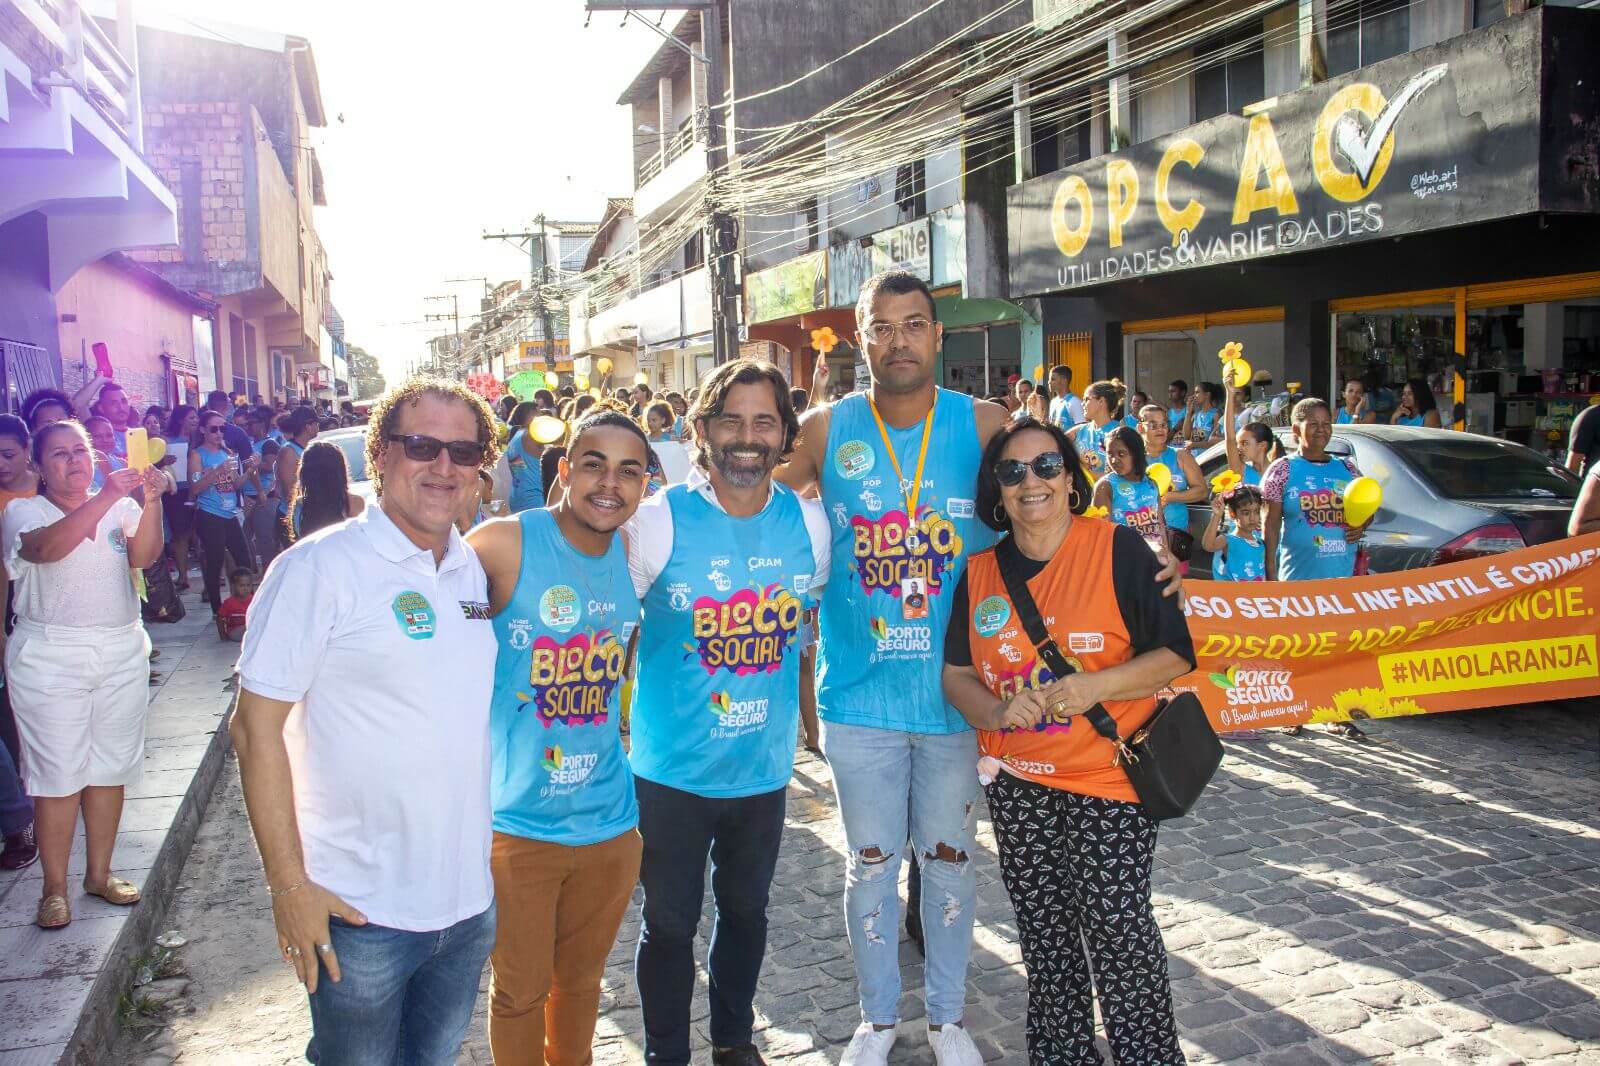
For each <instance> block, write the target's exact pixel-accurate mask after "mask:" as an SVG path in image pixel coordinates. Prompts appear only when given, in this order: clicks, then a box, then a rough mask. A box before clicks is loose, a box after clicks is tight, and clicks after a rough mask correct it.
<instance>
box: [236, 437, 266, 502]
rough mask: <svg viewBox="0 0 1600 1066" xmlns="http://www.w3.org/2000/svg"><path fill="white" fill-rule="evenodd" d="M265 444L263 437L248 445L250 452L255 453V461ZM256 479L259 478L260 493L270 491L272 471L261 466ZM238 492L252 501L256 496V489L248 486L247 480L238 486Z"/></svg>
mask: <svg viewBox="0 0 1600 1066" xmlns="http://www.w3.org/2000/svg"><path fill="white" fill-rule="evenodd" d="M266 443H267V438H265V437H263V438H261V439H260V440H258V441H252V442H251V443H250V450H251V451H253V452H255V453H256V458H257V459H260V458H261V449H262V448H264V447H265V446H266ZM256 477H257V478H259V479H260V481H261V491H262V492H271V491H272V471H271V470H269V469H267V467H266V466H264V465H263V466H261V467H259V468H258V469H257V471H256ZM239 492H240V494H241V495H244V496H249V497H251V498H252V499H254V498H255V495H256V487H255V486H254V485H252V484H250V482H249V480H248V479H247V480H245V481H244V482H243V483H242V484H240V486H239Z"/></svg>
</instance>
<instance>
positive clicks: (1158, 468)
mask: <svg viewBox="0 0 1600 1066" xmlns="http://www.w3.org/2000/svg"><path fill="white" fill-rule="evenodd" d="M1145 476H1146V477H1148V478H1149V479H1150V480H1151V481H1154V482H1155V483H1156V492H1158V493H1160V494H1161V495H1163V496H1165V495H1166V494H1167V493H1169V492H1171V491H1172V471H1170V470H1168V469H1167V464H1166V463H1151V464H1150V465H1149V466H1148V467H1146V468H1145Z"/></svg>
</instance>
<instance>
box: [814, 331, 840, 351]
mask: <svg viewBox="0 0 1600 1066" xmlns="http://www.w3.org/2000/svg"><path fill="white" fill-rule="evenodd" d="M811 347H813V348H815V349H816V350H817V351H819V352H821V353H822V354H823V355H827V354H828V353H829V352H831V351H833V350H834V349H835V348H837V347H839V336H838V334H836V333H834V332H833V327H832V326H823V327H822V328H820V329H814V330H812V331H811Z"/></svg>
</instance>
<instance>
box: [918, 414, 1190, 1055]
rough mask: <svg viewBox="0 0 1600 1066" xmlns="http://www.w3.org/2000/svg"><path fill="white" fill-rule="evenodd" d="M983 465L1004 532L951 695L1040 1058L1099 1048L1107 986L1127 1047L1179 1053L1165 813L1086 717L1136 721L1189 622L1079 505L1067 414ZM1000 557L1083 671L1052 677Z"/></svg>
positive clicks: (1175, 656) (1081, 487) (956, 633)
mask: <svg viewBox="0 0 1600 1066" xmlns="http://www.w3.org/2000/svg"><path fill="white" fill-rule="evenodd" d="M978 479H979V480H978V492H977V503H976V506H977V509H978V516H979V517H980V518H982V519H983V521H984V522H986V523H988V524H989V525H990V526H991V527H992V528H994V529H996V530H999V531H1001V532H1005V533H1009V534H1010V535H1009V536H1006V537H1005V538H1004V539H1002V540H1001V541H1000V542H999V543H998V544H997V545H995V547H994V548H992V549H990V550H989V551H986V552H981V553H979V554H976V555H973V556H972V557H971V558H970V559H969V561H968V563H967V571H966V573H965V574H964V575H963V576H962V578H961V580H960V582H959V583H958V584H957V586H956V589H955V593H954V602H953V605H952V613H951V616H950V618H951V622H950V628H949V631H948V632H947V634H946V638H945V667H944V693H945V698H947V699H948V700H949V701H950V702H951V703H952V704H954V705H955V707H956V709H957V710H959V711H960V712H961V713H962V715H964V716H965V717H966V719H967V721H969V722H970V723H972V725H973V726H974V727H976V728H977V729H978V730H979V734H978V747H979V752H980V754H981V755H982V756H983V758H982V759H981V760H980V762H979V773H980V776H982V777H983V778H984V779H985V781H986V783H987V792H988V799H989V811H990V814H991V817H992V818H993V822H994V829H995V839H996V840H997V841H998V842H999V845H1000V872H1001V876H1002V877H1003V879H1004V880H1005V885H1006V891H1007V892H1008V893H1009V894H1010V896H1011V903H1012V906H1013V907H1014V908H1015V909H1016V913H1017V928H1018V931H1019V933H1020V934H1021V940H1022V960H1023V963H1024V965H1025V966H1026V967H1027V970H1028V1023H1027V1038H1028V1059H1029V1062H1030V1063H1033V1064H1034V1066H1044V1064H1047V1063H1048V1064H1060V1063H1095V1062H1099V1061H1100V1058H1099V1055H1098V1053H1097V1052H1096V1051H1095V1048H1094V1010H1093V1007H1092V1006H1091V1002H1092V995H1093V994H1094V993H1098V998H1099V1002H1100V1010H1101V1013H1102V1015H1103V1016H1104V1018H1105V1020H1106V1036H1107V1038H1108V1040H1109V1041H1110V1044H1111V1052H1112V1056H1113V1058H1114V1059H1115V1060H1116V1061H1117V1062H1123V1063H1133V1062H1148V1063H1162V1064H1164V1066H1168V1064H1171V1063H1181V1062H1183V1061H1184V1059H1183V1052H1182V1051H1181V1050H1180V1049H1179V1047H1178V1033H1177V1025H1176V1022H1175V1021H1174V1019H1173V1014H1172V992H1171V988H1170V986H1169V983H1168V980H1167V956H1166V951H1165V949H1164V948H1163V946H1162V943H1161V932H1160V930H1159V929H1158V928H1157V927H1156V920H1155V914H1154V912H1153V910H1152V909H1151V905H1150V866H1151V860H1152V859H1153V857H1154V854H1155V842H1156V822H1155V820H1154V819H1152V818H1151V817H1150V816H1149V815H1148V814H1146V813H1145V810H1144V808H1143V807H1142V806H1141V805H1140V803H1139V798H1138V795H1137V794H1136V793H1135V792H1134V790H1133V785H1132V783H1131V782H1130V781H1129V780H1128V775H1127V773H1126V771H1124V770H1123V768H1122V766H1121V765H1120V764H1118V763H1117V762H1116V761H1115V758H1114V757H1115V755H1116V751H1115V749H1114V748H1113V746H1112V744H1111V742H1110V741H1108V740H1106V739H1104V738H1103V737H1101V736H1100V735H1099V734H1098V733H1096V732H1095V731H1094V729H1093V728H1092V727H1091V726H1090V725H1089V723H1088V721H1087V719H1082V718H1081V717H1080V716H1081V715H1082V714H1083V713H1084V712H1085V711H1086V710H1088V709H1089V708H1091V707H1093V706H1094V705H1095V704H1101V705H1103V706H1104V707H1105V709H1106V711H1107V712H1108V713H1109V714H1110V715H1111V717H1112V718H1114V719H1115V720H1116V722H1117V727H1118V731H1119V732H1120V733H1121V734H1122V735H1123V736H1128V735H1130V734H1132V733H1133V732H1135V731H1136V730H1137V728H1138V727H1139V726H1141V725H1143V724H1144V723H1145V722H1146V721H1147V720H1148V719H1149V718H1150V716H1151V714H1152V713H1153V712H1154V711H1155V704H1156V701H1155V693H1156V692H1157V691H1159V690H1160V689H1162V688H1164V687H1165V686H1166V685H1167V684H1169V683H1170V682H1171V681H1172V680H1173V679H1175V678H1177V677H1179V676H1181V675H1183V674H1185V673H1187V672H1188V671H1190V670H1192V669H1193V668H1194V645H1193V643H1192V641H1191V640H1190V638H1189V629H1188V625H1187V623H1186V622H1185V621H1184V618H1183V612H1182V610H1181V608H1180V607H1179V606H1178V601H1177V599H1176V598H1167V597H1164V596H1163V595H1162V594H1161V588H1160V586H1158V584H1157V583H1156V581H1155V574H1156V570H1157V568H1158V564H1157V561H1156V557H1155V555H1154V554H1153V553H1152V552H1151V550H1150V548H1149V547H1147V546H1146V545H1145V543H1144V541H1143V540H1141V539H1140V538H1139V535H1138V534H1137V533H1135V532H1134V531H1133V530H1131V529H1128V528H1126V527H1123V526H1117V525H1113V524H1112V523H1110V522H1108V521H1105V520H1104V519H1098V518H1084V517H1082V512H1083V511H1084V510H1085V509H1086V508H1087V507H1088V506H1089V502H1090V487H1089V483H1088V479H1087V478H1086V477H1085V476H1084V475H1083V471H1082V468H1081V467H1080V466H1079V464H1078V456H1077V454H1076V452H1075V450H1074V448H1073V444H1072V441H1071V440H1070V439H1069V438H1068V437H1067V435H1066V434H1065V433H1063V432H1062V431H1061V430H1060V429H1058V428H1057V427H1055V426H1052V425H1048V424H1044V423H1040V422H1036V421H1033V420H1031V419H1027V420H1023V421H1020V422H1014V423H1011V424H1009V425H1008V426H1007V427H1006V428H1005V429H1002V430H1001V431H1000V432H999V433H997V434H995V436H994V439H993V440H991V441H990V443H989V446H988V447H987V448H986V449H984V455H983V461H982V463H981V465H980V467H979V472H978ZM1002 568H1004V571H1005V572H1009V573H1014V574H1015V575H1017V576H1018V577H1020V578H1021V579H1022V580H1025V581H1026V582H1027V587H1028V591H1029V593H1030V594H1031V596H1032V598H1033V600H1034V602H1035V604H1037V606H1038V611H1039V614H1040V616H1041V617H1042V618H1043V620H1044V624H1045V628H1046V630H1047V631H1048V633H1049V634H1050V636H1051V637H1052V638H1054V640H1055V642H1056V644H1057V645H1058V646H1059V647H1060V648H1061V650H1062V651H1063V653H1064V654H1065V655H1066V656H1067V657H1068V659H1067V661H1068V663H1069V665H1071V666H1073V667H1074V669H1075V670H1076V672H1074V673H1070V674H1068V676H1066V677H1062V678H1057V677H1055V676H1054V675H1053V674H1052V673H1051V672H1050V670H1049V668H1048V667H1046V666H1045V664H1044V663H1043V662H1042V661H1041V660H1040V656H1039V655H1038V653H1037V652H1036V650H1035V649H1034V647H1033V643H1032V641H1031V640H1030V639H1029V638H1028V635H1027V633H1026V631H1025V627H1024V625H1023V622H1022V620H1021V616H1020V613H1019V611H1018V609H1017V607H1016V605H1015V604H1014V603H1013V602H1012V600H1011V597H1010V595H1009V594H1008V593H1007V591H1006V582H1005V580H1004V578H1003V576H1002ZM1085 946H1087V949H1088V950H1087V952H1085ZM1091 974H1092V976H1091Z"/></svg>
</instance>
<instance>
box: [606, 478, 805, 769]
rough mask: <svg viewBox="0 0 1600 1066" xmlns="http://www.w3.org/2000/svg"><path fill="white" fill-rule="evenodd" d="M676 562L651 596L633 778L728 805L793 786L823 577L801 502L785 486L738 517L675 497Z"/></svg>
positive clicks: (699, 499)
mask: <svg viewBox="0 0 1600 1066" xmlns="http://www.w3.org/2000/svg"><path fill="white" fill-rule="evenodd" d="M665 495H666V502H665V506H667V507H670V508H671V509H672V530H673V533H672V556H671V558H670V559H668V560H667V565H666V568H665V569H663V570H662V571H661V574H660V576H659V577H657V578H656V580H655V583H654V584H653V585H651V586H650V589H649V591H648V592H646V593H645V597H644V617H645V622H644V629H643V631H642V632H641V633H640V635H639V678H638V681H637V683H636V684H635V685H634V698H633V724H632V728H633V772H634V773H635V774H637V775H638V776H640V777H642V778H645V779H646V780H648V781H654V782H655V783H656V784H660V785H666V786H668V787H669V788H676V789H679V790H681V791H684V792H692V793H694V794H695V795H699V796H709V797H712V798H718V799H733V798H738V797H741V796H754V795H758V794H760V793H763V792H772V791H775V790H777V789H780V788H783V787H785V786H786V785H787V784H788V783H789V778H790V776H791V775H792V774H793V772H794V747H795V743H794V738H795V728H796V726H797V724H798V722H799V715H800V696H799V691H800V690H799V684H800V628H801V617H802V615H803V614H804V612H805V608H806V607H807V606H808V605H809V603H810V596H809V595H808V592H807V590H808V589H809V588H810V586H811V579H812V576H813V575H814V574H815V573H816V569H817V562H816V559H815V557H814V556H813V554H812V551H811V535H810V533H809V532H807V530H806V520H805V515H804V513H803V512H802V511H801V509H800V499H799V497H798V496H796V495H795V494H794V493H793V492H792V491H791V490H789V489H787V488H784V487H783V486H781V485H776V486H774V487H773V493H772V499H771V500H770V501H769V502H768V503H767V506H766V507H765V508H763V509H762V511H761V513H759V514H756V515H752V516H751V517H749V518H735V517H733V516H731V515H729V514H727V513H726V512H724V511H723V510H722V509H720V508H719V507H717V506H716V505H714V504H713V503H711V502H710V501H709V500H707V499H706V498H705V497H704V496H702V495H701V493H700V491H699V490H698V489H695V488H691V487H690V486H689V485H686V484H680V485H672V486H670V487H668V488H667V489H666V490H665Z"/></svg>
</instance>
